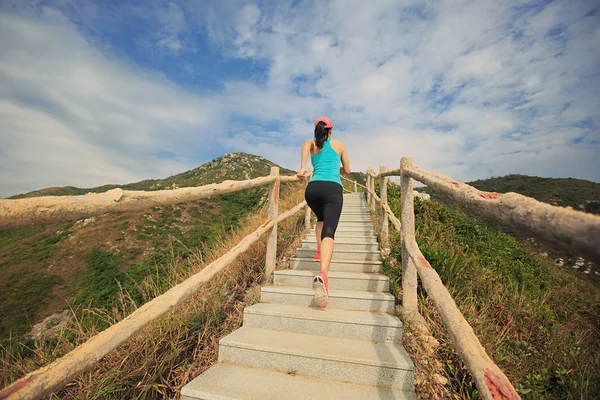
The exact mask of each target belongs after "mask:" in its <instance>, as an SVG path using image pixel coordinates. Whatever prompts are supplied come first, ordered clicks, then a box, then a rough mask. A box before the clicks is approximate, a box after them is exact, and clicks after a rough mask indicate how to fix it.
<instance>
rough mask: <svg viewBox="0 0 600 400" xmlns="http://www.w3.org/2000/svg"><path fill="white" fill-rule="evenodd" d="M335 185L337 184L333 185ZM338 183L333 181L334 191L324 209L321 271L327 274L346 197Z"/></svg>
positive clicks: (329, 195) (328, 197)
mask: <svg viewBox="0 0 600 400" xmlns="http://www.w3.org/2000/svg"><path fill="white" fill-rule="evenodd" d="M333 185H335V186H333ZM337 186H339V185H338V184H336V183H332V189H330V190H333V193H330V194H328V196H327V201H326V203H325V210H324V211H323V220H324V221H323V230H322V232H321V247H320V248H321V272H324V273H325V274H327V272H329V266H330V265H331V258H332V257H333V248H334V237H335V231H336V230H337V226H338V223H339V222H340V215H341V214H342V206H343V202H344V197H343V194H342V193H341V192H337V191H336V190H337Z"/></svg>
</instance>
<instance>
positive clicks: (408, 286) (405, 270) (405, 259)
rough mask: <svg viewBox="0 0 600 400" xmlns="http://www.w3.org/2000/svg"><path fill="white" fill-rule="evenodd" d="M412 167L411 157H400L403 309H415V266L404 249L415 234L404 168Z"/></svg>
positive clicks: (411, 197) (410, 187) (409, 186)
mask: <svg viewBox="0 0 600 400" xmlns="http://www.w3.org/2000/svg"><path fill="white" fill-rule="evenodd" d="M411 167H412V157H402V158H401V159H400V196H401V207H402V215H401V218H400V222H401V226H400V240H401V242H402V307H403V308H404V310H405V311H409V312H410V311H417V268H416V267H415V265H414V264H413V262H412V260H411V258H410V257H409V255H408V250H407V249H406V238H407V237H408V238H414V236H415V207H414V194H413V184H412V178H411V177H410V176H408V175H407V174H406V172H405V168H411Z"/></svg>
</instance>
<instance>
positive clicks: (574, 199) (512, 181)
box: [469, 175, 600, 215]
mask: <svg viewBox="0 0 600 400" xmlns="http://www.w3.org/2000/svg"><path fill="white" fill-rule="evenodd" d="M469 184H470V185H472V186H475V187H476V188H477V189H479V190H485V191H488V192H499V193H506V192H516V193H520V194H522V195H525V196H529V197H533V198H534V199H536V200H539V201H543V202H545V203H549V204H554V205H558V206H561V207H572V208H573V209H575V210H581V211H586V212H589V213H593V214H599V215H600V183H596V182H590V181H586V180H583V179H573V178H542V177H539V176H527V175H506V176H503V177H494V178H490V179H484V180H478V181H474V182H470V183H469Z"/></svg>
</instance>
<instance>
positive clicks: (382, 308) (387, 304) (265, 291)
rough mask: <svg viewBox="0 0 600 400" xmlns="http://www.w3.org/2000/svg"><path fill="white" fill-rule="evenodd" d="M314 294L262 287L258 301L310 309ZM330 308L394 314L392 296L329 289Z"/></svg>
mask: <svg viewBox="0 0 600 400" xmlns="http://www.w3.org/2000/svg"><path fill="white" fill-rule="evenodd" d="M314 294H315V290H314V289H313V288H304V287H295V286H263V287H262V289H261V296H260V300H261V301H262V302H264V303H277V304H287V305H292V306H304V307H311V306H314V299H313V297H314ZM330 308H339V309H342V310H356V311H375V312H386V313H390V314H392V313H393V312H394V296H392V295H391V294H389V293H379V292H365V291H361V290H334V289H331V290H330V291H329V304H328V305H327V309H330Z"/></svg>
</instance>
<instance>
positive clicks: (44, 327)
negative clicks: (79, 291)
mask: <svg viewBox="0 0 600 400" xmlns="http://www.w3.org/2000/svg"><path fill="white" fill-rule="evenodd" d="M70 319H71V313H70V312H69V310H64V311H63V312H61V313H60V314H52V315H51V316H49V317H48V318H46V319H44V320H43V321H42V322H40V323H39V324H35V325H34V326H33V328H32V329H31V332H30V333H29V335H28V336H29V337H30V338H32V339H34V340H40V339H42V338H43V337H48V336H55V335H56V334H58V332H60V331H61V329H62V328H64V327H65V326H66V324H67V322H69V320H70Z"/></svg>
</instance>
